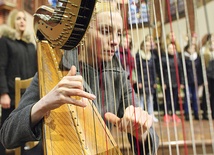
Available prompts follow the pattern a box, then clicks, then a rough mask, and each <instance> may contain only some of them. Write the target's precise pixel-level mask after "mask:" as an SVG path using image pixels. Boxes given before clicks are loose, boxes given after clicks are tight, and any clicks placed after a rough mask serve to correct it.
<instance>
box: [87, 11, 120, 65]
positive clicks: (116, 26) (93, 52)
mask: <svg viewBox="0 0 214 155" xmlns="http://www.w3.org/2000/svg"><path fill="white" fill-rule="evenodd" d="M112 21H113V22H112ZM122 23H123V22H122V17H121V15H120V13H119V12H111V13H110V12H101V13H98V14H97V16H96V21H93V22H92V25H91V28H90V29H89V32H88V35H87V37H86V38H87V52H88V53H89V55H90V56H91V57H93V58H96V59H97V61H98V62H102V61H111V60H112V57H113V56H114V54H115V50H116V49H117V47H118V45H119V43H120V38H121V33H122V29H123V26H122ZM89 63H92V62H89Z"/></svg>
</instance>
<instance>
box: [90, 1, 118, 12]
mask: <svg viewBox="0 0 214 155" xmlns="http://www.w3.org/2000/svg"><path fill="white" fill-rule="evenodd" d="M107 11H111V12H120V11H119V9H118V6H117V3H116V2H113V1H101V2H97V3H96V6H95V10H94V12H95V14H98V13H101V12H107Z"/></svg>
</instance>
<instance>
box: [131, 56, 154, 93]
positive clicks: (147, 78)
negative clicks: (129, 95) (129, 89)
mask: <svg viewBox="0 0 214 155" xmlns="http://www.w3.org/2000/svg"><path fill="white" fill-rule="evenodd" d="M135 60H136V69H137V78H138V83H142V84H143V83H144V89H145V92H146V93H149V89H151V93H154V92H155V89H154V84H155V83H156V81H155V79H156V71H155V64H154V56H153V55H152V54H151V58H150V59H149V60H146V59H143V58H142V57H141V56H140V54H139V52H138V53H137V54H136V59H135ZM147 65H148V69H147ZM134 89H135V92H138V91H137V85H134ZM139 92H140V93H143V90H142V89H141V90H139Z"/></svg>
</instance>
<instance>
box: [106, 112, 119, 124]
mask: <svg viewBox="0 0 214 155" xmlns="http://www.w3.org/2000/svg"><path fill="white" fill-rule="evenodd" d="M105 119H106V120H107V121H109V122H110V123H112V124H114V125H116V126H117V125H119V124H120V122H121V119H120V118H119V117H117V116H116V115H115V114H113V113H110V112H107V113H105Z"/></svg>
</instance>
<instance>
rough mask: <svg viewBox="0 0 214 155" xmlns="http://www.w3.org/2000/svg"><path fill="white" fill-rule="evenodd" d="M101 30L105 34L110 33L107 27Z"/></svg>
mask: <svg viewBox="0 0 214 155" xmlns="http://www.w3.org/2000/svg"><path fill="white" fill-rule="evenodd" d="M101 32H102V34H103V35H108V34H109V33H110V32H109V30H108V29H106V28H104V29H102V30H101Z"/></svg>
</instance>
